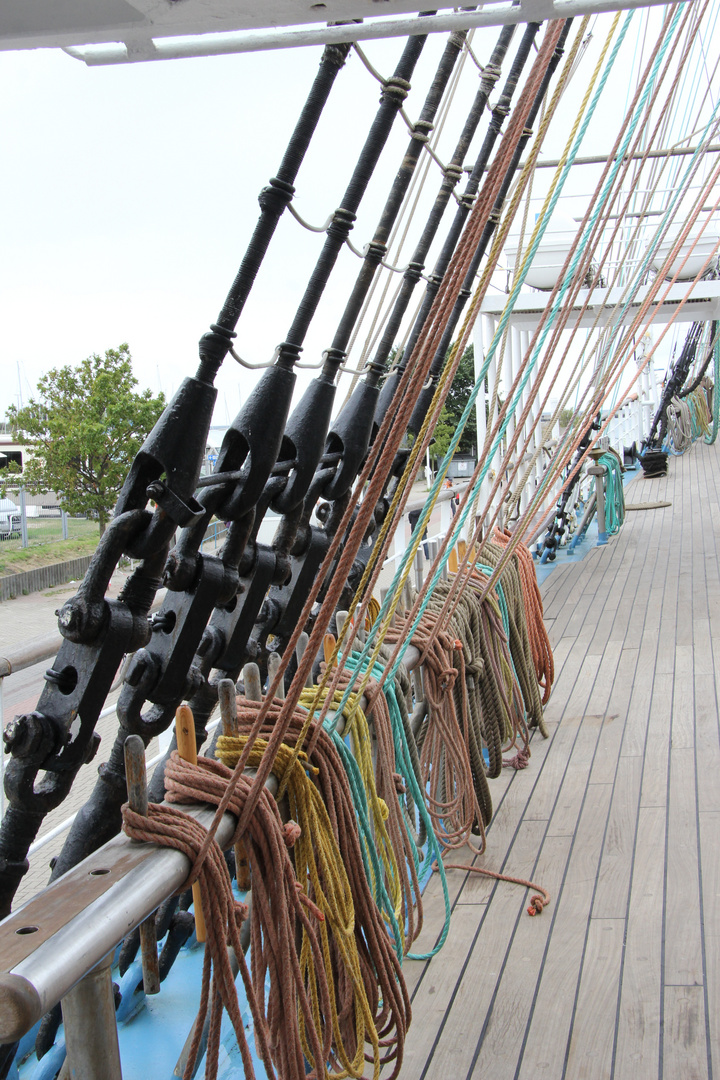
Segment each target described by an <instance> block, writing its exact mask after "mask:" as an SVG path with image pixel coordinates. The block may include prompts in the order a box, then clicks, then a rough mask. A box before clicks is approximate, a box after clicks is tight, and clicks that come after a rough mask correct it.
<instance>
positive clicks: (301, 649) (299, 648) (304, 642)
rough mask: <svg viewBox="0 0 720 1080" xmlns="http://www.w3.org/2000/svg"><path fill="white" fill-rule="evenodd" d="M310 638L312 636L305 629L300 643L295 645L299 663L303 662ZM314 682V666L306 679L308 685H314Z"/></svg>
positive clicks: (299, 640)
mask: <svg viewBox="0 0 720 1080" xmlns="http://www.w3.org/2000/svg"><path fill="white" fill-rule="evenodd" d="M309 640H310V638H309V637H308V635H307V634H306V633H305V631H304V630H303V632H302V633H301V635H300V637H299V638H298V643H297V645H296V646H295V655H296V656H297V662H298V664H301V663H302V658H303V656H304V655H305V650H306V649H307V647H308V641H309ZM312 684H313V677H312V668H311V669H310V671H309V672H308V676H307V679H306V680H305V685H306V686H312Z"/></svg>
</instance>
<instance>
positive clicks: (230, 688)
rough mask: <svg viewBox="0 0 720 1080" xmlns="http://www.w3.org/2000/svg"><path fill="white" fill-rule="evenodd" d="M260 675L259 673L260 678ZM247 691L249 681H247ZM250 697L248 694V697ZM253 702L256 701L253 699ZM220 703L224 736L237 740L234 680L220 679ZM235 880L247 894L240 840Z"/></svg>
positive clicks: (244, 854) (247, 871) (246, 872)
mask: <svg viewBox="0 0 720 1080" xmlns="http://www.w3.org/2000/svg"><path fill="white" fill-rule="evenodd" d="M259 677H260V673H259V672H258V678H259ZM245 685H246V689H247V680H246V683H245ZM249 696H250V695H249V694H248V697H249ZM252 700H256V699H255V698H253V699H252ZM218 701H219V702H220V718H221V720H222V727H223V735H225V736H227V737H228V738H229V739H231V738H237V736H238V722H237V700H236V698H235V683H234V682H233V681H232V679H220V682H219V683H218ZM235 880H236V881H237V886H238V889H242V890H243V892H247V890H248V889H249V888H250V863H249V861H248V857H247V851H246V850H245V845H244V844H243V842H242V840H238V842H237V844H236V845H235Z"/></svg>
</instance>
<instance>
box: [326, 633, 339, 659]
mask: <svg viewBox="0 0 720 1080" xmlns="http://www.w3.org/2000/svg"><path fill="white" fill-rule="evenodd" d="M336 644H337V642H336V641H335V638H334V637H333V635H332V634H326V635H325V637H324V638H323V656H324V657H325V663H326V664H329V663H330V661H331V659H332V654H333V653H334V652H335V646H336Z"/></svg>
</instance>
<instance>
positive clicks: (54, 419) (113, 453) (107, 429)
mask: <svg viewBox="0 0 720 1080" xmlns="http://www.w3.org/2000/svg"><path fill="white" fill-rule="evenodd" d="M136 386H137V379H136V378H135V376H134V375H133V371H132V363H131V357H130V350H129V348H128V346H127V345H121V346H120V347H119V349H117V350H116V349H108V350H107V352H106V353H105V355H104V356H98V355H97V354H94V355H93V356H89V357H88V358H87V360H83V361H82V363H81V364H78V366H77V367H72V366H70V365H67V366H66V367H62V368H53V369H52V370H51V371H49V372H48V373H47V375H43V377H42V378H41V379H40V380H39V381H38V396H37V398H31V400H30V402H29V404H28V405H26V406H25V407H24V408H21V409H17V408H15V407H12V408H10V409H9V410H8V416H9V419H10V423H11V424H12V427H13V431H14V433H15V437H16V438H17V439H18V440H19V441H21V442H24V443H27V444H28V445H29V446H30V447H31V448H32V451H31V454H28V456H27V458H26V464H25V469H24V472H23V483H24V485H25V487H26V488H28V489H29V490H30V491H33V492H43V491H54V492H55V493H56V494H57V496H58V498H59V500H60V503H61V504H62V506H63V507H64V509H65V510H67V511H68V512H69V513H71V514H88V515H89V516H91V517H96V518H97V519H98V521H99V523H100V533H101V534H102V532H103V531H104V528H105V525H106V523H107V521H108V519H109V517H110V514H111V512H112V508H113V506H114V504H115V501H116V499H117V495H118V492H119V491H120V488H121V487H122V484H123V481H124V479H125V474H126V473H127V471H128V468H129V466H130V463H131V462H132V460H133V458H134V457H135V454H136V453H137V451H138V450H139V449H140V446H141V445H142V442H143V440H144V438H145V436H146V435H147V433H148V432H149V431H150V430H151V428H152V426H153V424H154V423H155V421H156V420H157V418H158V417H159V416H160V413H161V412H162V410H163V408H164V406H165V397H164V395H163V394H159V395H158V396H157V397H153V396H152V394H151V393H150V391H149V390H145V391H143V392H142V393H138V392H137V391H136V390H135V387H136Z"/></svg>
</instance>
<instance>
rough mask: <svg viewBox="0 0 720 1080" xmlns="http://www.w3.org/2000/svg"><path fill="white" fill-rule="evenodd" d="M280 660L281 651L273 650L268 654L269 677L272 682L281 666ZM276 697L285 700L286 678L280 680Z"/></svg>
mask: <svg viewBox="0 0 720 1080" xmlns="http://www.w3.org/2000/svg"><path fill="white" fill-rule="evenodd" d="M280 660H281V657H280V653H276V652H272V653H270V655H269V656H268V678H269V679H270V682H273V680H274V679H275V675H276V673H277V669H278V668H279V667H280ZM275 697H276V698H279V699H280V701H284V700H285V681H284V679H281V680H280V682H279V684H278V688H277V690H276V691H275Z"/></svg>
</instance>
